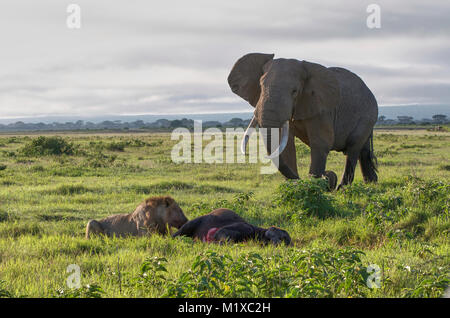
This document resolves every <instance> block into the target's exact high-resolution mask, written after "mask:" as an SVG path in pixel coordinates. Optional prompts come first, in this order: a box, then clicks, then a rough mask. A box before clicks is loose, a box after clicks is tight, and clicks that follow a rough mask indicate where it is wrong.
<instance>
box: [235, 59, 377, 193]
mask: <svg viewBox="0 0 450 318" xmlns="http://www.w3.org/2000/svg"><path fill="white" fill-rule="evenodd" d="M274 56H275V55H274V54H265V53H249V54H246V55H244V56H243V57H241V58H240V59H238V60H237V62H236V63H235V64H234V66H233V68H232V70H231V72H230V74H229V76H228V84H229V86H230V88H231V90H232V92H233V93H235V94H237V95H238V96H240V97H241V98H243V99H244V100H246V101H247V102H248V103H249V104H250V105H251V106H252V107H254V108H255V110H254V115H253V118H252V120H251V121H250V124H249V126H248V129H247V131H246V132H245V134H244V138H243V141H242V147H241V149H242V150H243V151H244V152H245V148H246V143H247V141H248V139H249V137H250V134H251V131H253V130H254V129H252V128H255V127H256V126H259V127H260V128H267V129H262V131H264V130H265V131H266V135H264V139H265V144H266V148H267V153H268V154H269V158H271V159H272V160H274V158H277V159H278V163H277V164H276V165H277V168H278V170H279V172H280V173H281V174H282V175H283V176H284V177H286V178H287V179H298V178H299V176H298V170H297V158H296V149H295V137H297V138H299V139H300V140H301V141H302V142H303V143H305V144H306V145H308V146H309V147H310V150H311V164H310V169H309V174H310V175H312V176H314V177H327V176H330V175H332V174H334V172H332V171H325V167H326V161H327V156H328V154H329V152H330V151H331V150H334V151H338V152H342V153H344V155H346V164H345V170H344V173H343V175H342V178H341V181H340V184H339V186H338V189H339V188H341V187H343V186H345V185H347V184H351V183H352V182H353V179H354V173H355V167H356V164H357V161H358V160H359V162H360V165H361V172H362V174H363V178H364V181H365V182H377V181H378V177H377V171H378V170H377V160H376V157H375V155H374V150H373V127H374V125H375V123H376V121H377V118H378V104H377V101H376V99H375V96H374V95H373V94H372V92H371V91H370V89H369V88H368V87H367V86H366V84H365V83H364V82H363V81H362V79H361V78H360V77H358V76H357V75H356V74H354V73H352V72H350V71H348V70H346V69H344V68H340V67H325V66H322V65H320V64H317V63H313V62H309V61H305V60H297V59H284V58H277V59H274ZM269 128H270V129H269ZM272 128H277V129H281V133H279V135H280V136H279V140H277V141H279V146H278V148H277V149H276V150H274V151H272V147H271V145H272V143H271V136H272V133H271V131H272V130H273V129H272ZM260 130H261V129H260ZM279 131H280V130H278V132H279ZM336 183H337V182H335V183H334V186H335V185H336Z"/></svg>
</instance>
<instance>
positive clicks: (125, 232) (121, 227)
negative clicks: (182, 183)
mask: <svg viewBox="0 0 450 318" xmlns="http://www.w3.org/2000/svg"><path fill="white" fill-rule="evenodd" d="M187 221H188V219H187V218H186V216H185V215H184V213H183V210H181V208H180V207H179V206H178V204H177V203H176V202H175V200H174V199H173V198H171V197H170V196H162V197H151V198H148V199H146V200H145V201H144V202H142V203H141V204H139V205H138V207H137V208H136V210H134V212H132V213H128V214H116V215H112V216H108V217H106V218H104V219H101V220H98V221H97V220H90V221H89V222H88V224H87V226H86V238H87V239H89V238H90V237H91V236H92V235H93V234H103V235H106V236H109V237H113V236H117V237H125V236H143V235H147V234H149V233H155V232H156V233H160V234H162V235H165V234H168V232H169V227H176V228H177V229H179V228H180V227H181V226H182V225H183V224H185V223H186V222H187Z"/></svg>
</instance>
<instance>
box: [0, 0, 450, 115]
mask: <svg viewBox="0 0 450 318" xmlns="http://www.w3.org/2000/svg"><path fill="white" fill-rule="evenodd" d="M77 3H78V4H79V5H80V6H81V16H82V28H81V29H80V30H69V29H67V27H66V26H65V19H66V17H67V13H66V5H67V4H65V3H61V2H56V1H51V0H42V1H39V5H36V4H35V3H34V2H33V1H32V0H29V1H25V0H17V1H14V2H13V1H11V2H7V3H5V4H2V11H1V13H0V14H1V17H0V38H2V50H1V51H0V117H14V116H33V115H35V116H38V115H82V114H90V115H101V114H138V113H177V112H182V113H195V112H216V111H220V112H223V111H230V112H235V111H248V110H251V108H250V106H249V105H248V104H247V103H246V102H245V101H243V100H242V99H240V98H238V97H237V96H236V95H234V94H233V93H231V90H230V89H229V87H228V84H227V82H226V78H227V75H228V72H229V71H230V69H231V67H232V65H233V64H234V62H235V61H236V59H237V58H239V57H240V56H242V55H244V54H246V53H248V52H267V53H275V54H276V57H291V58H297V59H306V60H310V61H313V62H318V63H322V64H324V65H326V66H340V67H345V68H348V69H350V70H352V71H353V72H355V73H357V74H358V75H359V76H361V77H362V78H363V79H364V81H365V82H366V83H367V85H368V86H369V87H370V88H371V90H372V91H373V92H374V94H375V96H376V97H377V100H378V102H379V103H380V104H397V103H405V104H408V103H422V102H424V103H425V102H426V103H428V102H433V103H447V104H450V96H449V93H448V92H449V90H448V88H449V87H448V85H449V83H450V70H449V59H448V56H449V55H450V41H449V40H450V35H449V33H448V30H449V29H450V19H448V16H450V3H448V2H444V1H442V2H436V3H433V4H430V3H424V2H423V1H419V0H412V1H407V0H402V1H395V2H394V1H388V0H379V1H377V3H378V4H379V5H380V7H381V23H382V27H381V29H368V28H367V27H366V18H367V15H368V13H367V12H366V8H367V5H368V4H370V3H372V2H371V1H360V0H350V1H346V2H345V4H343V3H342V2H339V1H333V0H327V1H320V2H319V1H315V2H313V1H298V0H295V1H294V0H279V1H264V2H261V1H256V0H251V1H235V0H230V1H227V2H221V3H219V2H212V1H207V0H201V1H200V0H194V1H189V2H187V1H182V0H177V1H174V0H171V1H165V2H162V3H158V4H157V5H155V3H152V2H150V1H144V0H139V1H133V2H132V4H125V3H124V2H111V1H104V0H102V1H99V0H97V1H89V0H79V1H77ZM32 5H33V10H30V8H31V6H32Z"/></svg>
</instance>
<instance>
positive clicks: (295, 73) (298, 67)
mask: <svg viewBox="0 0 450 318" xmlns="http://www.w3.org/2000/svg"><path fill="white" fill-rule="evenodd" d="M273 57H274V55H273V54H262V53H250V54H247V55H244V56H243V57H241V58H240V59H239V60H238V61H237V62H236V64H235V65H234V66H233V69H232V70H231V72H230V75H229V76H228V83H229V85H230V87H231V90H232V91H233V92H234V93H235V94H237V95H239V96H240V97H242V98H243V99H245V100H246V101H248V102H249V103H250V105H252V106H253V107H255V115H254V118H253V119H252V121H251V123H250V126H255V125H256V124H258V125H259V127H263V128H283V129H282V133H281V137H280V139H281V142H280V146H279V147H278V149H277V150H275V151H274V152H273V153H272V151H271V149H270V144H271V143H270V142H269V141H267V143H266V145H267V147H268V152H269V153H272V155H270V156H269V157H270V158H274V157H275V156H278V155H279V154H281V153H282V151H283V150H284V147H285V146H286V144H287V140H288V132H289V123H290V122H292V121H294V120H307V119H309V118H313V117H315V116H319V115H321V114H323V113H326V112H329V111H332V110H333V109H334V108H335V107H336V106H337V105H338V103H339V99H340V90H339V85H338V82H337V79H336V78H335V76H334V74H333V73H332V72H331V71H330V70H328V69H327V68H326V67H323V66H322V65H319V64H315V63H310V62H307V61H298V60H295V59H273ZM250 126H249V127H250ZM268 137H270V134H269V135H268ZM245 139H247V140H248V135H247V134H246V137H244V140H245ZM280 164H282V162H280ZM280 171H281V170H280ZM283 174H285V173H283ZM285 176H286V174H285ZM286 177H288V178H290V176H286Z"/></svg>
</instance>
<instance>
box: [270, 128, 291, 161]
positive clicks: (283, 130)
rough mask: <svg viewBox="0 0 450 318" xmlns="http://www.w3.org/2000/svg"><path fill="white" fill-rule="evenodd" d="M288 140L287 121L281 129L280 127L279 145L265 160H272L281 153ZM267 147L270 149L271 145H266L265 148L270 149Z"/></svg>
mask: <svg viewBox="0 0 450 318" xmlns="http://www.w3.org/2000/svg"><path fill="white" fill-rule="evenodd" d="M288 138H289V121H288V120H287V121H286V122H285V123H284V124H283V127H281V141H280V145H279V146H278V147H277V149H275V151H274V152H272V154H270V155H269V156H268V157H267V158H268V159H274V158H276V157H278V156H279V155H280V154H281V153H282V152H283V150H284V148H286V145H287V142H288ZM269 147H271V144H270V143H267V145H266V148H267V149H270V148H269ZM268 152H269V153H270V151H268Z"/></svg>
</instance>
